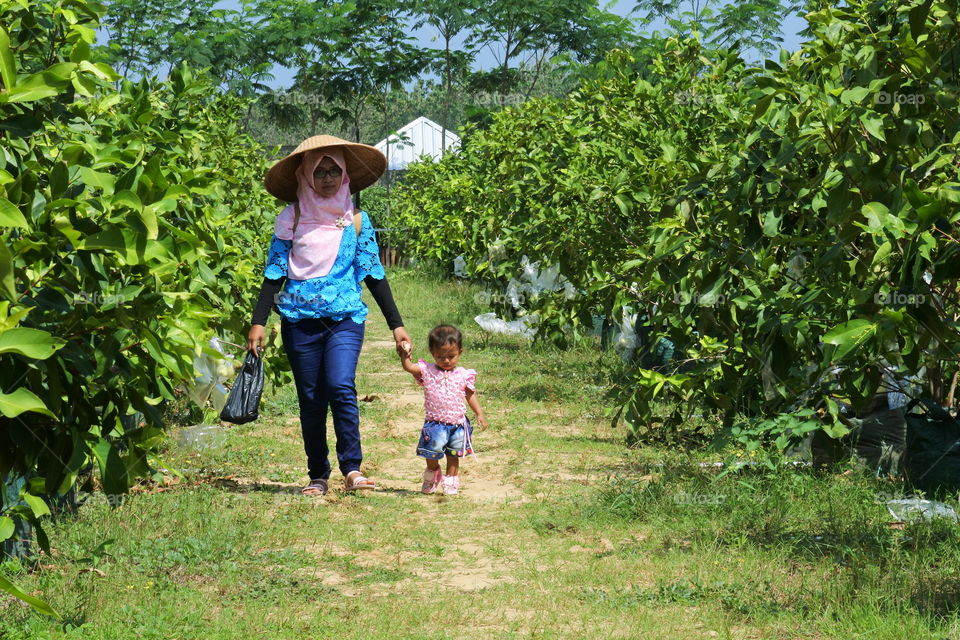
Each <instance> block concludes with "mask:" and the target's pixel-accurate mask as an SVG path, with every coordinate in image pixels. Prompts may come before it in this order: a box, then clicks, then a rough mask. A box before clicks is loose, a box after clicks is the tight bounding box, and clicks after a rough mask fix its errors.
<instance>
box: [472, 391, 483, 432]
mask: <svg viewBox="0 0 960 640" xmlns="http://www.w3.org/2000/svg"><path fill="white" fill-rule="evenodd" d="M467 404H468V405H470V408H471V409H473V413H474V415H476V416H477V422H479V423H480V430H481V431H483V430H484V429H486V428H487V418H486V416H484V415H483V409H481V408H480V401H479V400H478V399H477V392H476V390H474V389H467Z"/></svg>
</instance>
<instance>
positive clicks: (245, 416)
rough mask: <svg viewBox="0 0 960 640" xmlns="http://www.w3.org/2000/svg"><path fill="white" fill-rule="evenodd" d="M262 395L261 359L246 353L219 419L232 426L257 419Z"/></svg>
mask: <svg viewBox="0 0 960 640" xmlns="http://www.w3.org/2000/svg"><path fill="white" fill-rule="evenodd" d="M262 393H263V358H258V357H257V356H255V355H253V353H252V352H250V351H248V352H247V357H246V359H245V360H244V361H243V367H241V368H240V373H239V375H237V379H236V381H235V382H234V383H233V387H232V388H231V389H230V395H229V396H228V397H227V403H226V404H225V405H224V407H223V410H222V411H221V412H220V419H221V420H223V421H224V422H232V423H233V424H245V423H247V422H252V421H254V420H256V419H257V418H258V417H259V415H260V414H259V410H260V396H261V394H262Z"/></svg>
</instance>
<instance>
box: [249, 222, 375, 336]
mask: <svg viewBox="0 0 960 640" xmlns="http://www.w3.org/2000/svg"><path fill="white" fill-rule="evenodd" d="M360 215H361V216H362V218H363V226H362V227H361V229H360V235H359V237H358V236H357V232H356V230H355V229H354V227H353V225H347V226H346V227H344V229H343V235H342V236H341V237H340V249H339V251H338V252H337V258H336V260H334V263H333V267H331V269H330V273H328V274H327V275H325V276H323V277H320V278H310V279H308V280H291V279H289V278H287V279H286V280H285V282H284V288H283V291H281V292H280V294H279V295H278V297H277V309H278V310H279V311H280V313H281V315H283V317H285V318H287V319H288V320H290V321H291V322H297V321H298V320H301V319H303V318H331V319H333V320H343V319H344V318H350V319H351V320H353V321H354V322H356V323H357V324H361V323H363V321H364V320H366V318H367V305H365V304H364V303H363V299H362V298H361V297H360V283H361V282H363V279H364V278H366V277H367V276H373V277H374V278H376V279H378V280H382V279H383V278H385V277H386V273H385V272H384V270H383V265H382V264H380V249H379V247H378V246H377V237H376V235H375V234H374V232H373V223H372V222H370V218H369V217H368V216H367V213H366V212H365V211H361V212H360ZM291 245H292V241H290V240H281V239H279V238H277V236H276V235H274V236H273V238H272V239H271V240H270V251H269V253H268V254H267V264H266V267H265V268H264V274H263V275H264V277H266V278H269V279H271V280H276V279H277V278H280V277H286V276H287V259H288V258H289V256H290V246H291Z"/></svg>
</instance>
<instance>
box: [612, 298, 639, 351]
mask: <svg viewBox="0 0 960 640" xmlns="http://www.w3.org/2000/svg"><path fill="white" fill-rule="evenodd" d="M636 323H637V314H636V313H630V312H628V311H626V310H624V312H623V319H622V320H620V328H619V330H618V331H617V333H616V334H615V337H614V342H613V349H614V351H616V352H617V355H619V356H620V358H621V359H622V360H623V361H624V362H629V361H630V359H631V358H633V352H634V351H636V350H637V346H639V345H638V343H637V332H636V330H635V329H634V326H635V325H636Z"/></svg>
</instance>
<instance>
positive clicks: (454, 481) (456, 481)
mask: <svg viewBox="0 0 960 640" xmlns="http://www.w3.org/2000/svg"><path fill="white" fill-rule="evenodd" d="M443 493H444V494H445V495H448V496H452V495H456V494H458V493H460V476H443Z"/></svg>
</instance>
